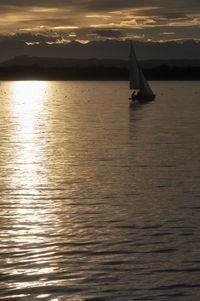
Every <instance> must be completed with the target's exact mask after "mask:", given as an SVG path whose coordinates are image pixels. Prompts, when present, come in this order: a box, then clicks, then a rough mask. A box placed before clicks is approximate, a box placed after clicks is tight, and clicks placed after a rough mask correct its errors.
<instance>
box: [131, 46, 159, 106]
mask: <svg viewBox="0 0 200 301" xmlns="http://www.w3.org/2000/svg"><path fill="white" fill-rule="evenodd" d="M129 82H130V89H131V90H133V93H132V95H131V98H129V99H131V100H132V102H135V100H138V101H139V102H146V101H152V100H154V99H155V94H154V93H153V91H152V89H151V87H150V85H149V84H148V82H147V80H146V78H145V76H144V74H143V72H142V69H141V68H140V67H139V65H138V62H137V59H136V55H135V51H134V48H133V44H132V43H131V47H130V78H129Z"/></svg>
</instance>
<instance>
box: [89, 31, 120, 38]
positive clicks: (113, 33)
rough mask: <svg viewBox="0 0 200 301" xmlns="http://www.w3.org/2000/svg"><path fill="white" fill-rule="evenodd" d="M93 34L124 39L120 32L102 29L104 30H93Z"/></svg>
mask: <svg viewBox="0 0 200 301" xmlns="http://www.w3.org/2000/svg"><path fill="white" fill-rule="evenodd" d="M92 33H93V34H95V35H97V36H99V37H106V38H120V37H123V34H122V33H121V32H120V31H119V30H110V29H107V30H106V29H102V30H93V31H92Z"/></svg>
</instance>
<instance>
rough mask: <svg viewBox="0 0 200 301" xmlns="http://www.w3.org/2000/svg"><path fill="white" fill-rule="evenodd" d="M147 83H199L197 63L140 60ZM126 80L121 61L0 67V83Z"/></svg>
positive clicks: (21, 60) (31, 61)
mask: <svg viewBox="0 0 200 301" xmlns="http://www.w3.org/2000/svg"><path fill="white" fill-rule="evenodd" d="M139 63H140V66H141V67H142V70H143V72H144V74H145V77H146V78H147V79H148V80H169V81H174V80H180V81H181V80H189V81H191V80H200V60H196V61H195V60H194V61H192V60H191V61H190V60H176V61H173V60H171V61H159V60H158V61H151V60H149V61H141V62H139ZM128 79H129V63H128V61H122V60H104V59H102V60H98V59H90V60H76V59H60V60H59V59H57V58H51V59H47V58H38V57H16V58H14V59H13V60H10V61H7V62H4V63H2V64H0V80H50V81H51V80H54V81H56V80H64V81H66V80H71V81H72V80H80V81H81V80H86V81H91V80H95V81H98V80H99V81H102V80H103V81H116V80H124V81H126V80H128Z"/></svg>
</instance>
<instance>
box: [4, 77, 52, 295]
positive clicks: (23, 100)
mask: <svg viewBox="0 0 200 301" xmlns="http://www.w3.org/2000/svg"><path fill="white" fill-rule="evenodd" d="M48 85H49V84H48V82H45V81H19V82H12V83H11V84H10V116H11V120H12V129H11V131H10V135H9V143H10V144H9V145H10V150H9V154H10V161H9V162H7V166H8V168H9V169H10V171H11V172H10V173H9V183H8V186H9V189H10V190H11V191H12V194H13V195H14V199H13V201H11V203H12V205H11V208H10V209H11V211H12V216H11V217H10V221H9V222H10V229H9V230H8V231H7V236H8V237H10V240H11V241H12V243H13V244H14V246H15V247H13V252H14V253H16V254H18V256H17V259H15V257H11V258H9V257H8V258H6V259H5V262H6V263H7V264H8V265H13V264H14V263H15V262H16V260H17V262H18V265H16V267H15V268H12V269H8V272H9V274H10V275H19V276H20V277H21V276H22V275H34V277H39V278H40V281H41V282H44V283H45V284H46V277H45V275H48V274H51V273H53V272H54V270H55V269H56V268H57V267H56V265H54V264H53V263H49V262H48V260H49V258H51V256H53V255H54V250H53V248H51V247H49V246H46V247H45V243H47V245H48V237H49V236H48V231H49V225H50V223H51V220H50V219H51V218H52V215H49V214H48V212H49V211H50V212H51V213H52V214H53V212H52V211H53V206H52V204H51V201H49V202H48V203H46V202H45V200H43V201H41V199H40V196H41V188H42V187H43V186H44V185H46V183H47V181H48V179H47V175H46V174H47V173H46V161H47V158H46V152H45V149H46V143H47V142H46V141H47V136H48V125H47V120H46V118H48V116H47V115H46V114H45V101H47V96H46V93H47V90H48ZM39 199H40V201H39ZM51 210H52V211H51ZM6 241H7V237H5V244H6ZM7 243H8V244H9V243H11V242H9V241H8V242H7ZM22 255H23V256H25V261H24V258H23V256H22ZM23 265H24V267H23V268H22V266H23ZM41 277H43V278H44V277H45V278H44V279H43V280H42V278H41ZM40 281H29V282H26V281H21V282H18V281H16V282H15V283H14V286H15V288H17V289H21V288H30V287H37V286H39V285H40V284H41V283H40ZM41 298H42V295H41Z"/></svg>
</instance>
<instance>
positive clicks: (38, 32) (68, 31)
mask: <svg viewBox="0 0 200 301" xmlns="http://www.w3.org/2000/svg"><path fill="white" fill-rule="evenodd" d="M5 39H7V40H9V39H10V40H11V41H13V40H15V41H23V42H24V43H26V45H28V46H33V45H41V44H44V43H45V44H48V45H67V44H69V43H70V42H72V41H76V42H79V43H81V44H83V45H86V44H87V43H89V42H91V41H108V40H117V41H126V40H130V39H131V40H136V41H139V42H156V43H164V42H167V41H175V42H183V41H186V40H194V41H196V42H200V0H39V1H38V0H0V41H2V40H5Z"/></svg>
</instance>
